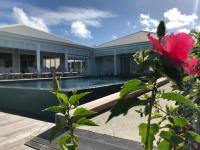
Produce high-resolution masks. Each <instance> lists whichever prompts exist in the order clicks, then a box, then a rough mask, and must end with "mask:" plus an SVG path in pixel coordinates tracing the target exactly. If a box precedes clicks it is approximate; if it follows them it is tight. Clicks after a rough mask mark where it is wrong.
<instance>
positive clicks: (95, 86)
mask: <svg viewBox="0 0 200 150" xmlns="http://www.w3.org/2000/svg"><path fill="white" fill-rule="evenodd" d="M89 77H90V76H78V77H64V78H61V79H79V78H89ZM40 80H43V81H45V80H52V78H40V79H35V80H31V79H19V80H3V81H0V83H4V82H18V81H22V82H26V81H40ZM124 82H126V81H119V82H115V83H107V84H100V85H91V86H87V87H76V88H68V89H61V90H60V92H71V91H73V90H76V91H80V90H92V89H95V88H100V87H108V86H113V85H122V84H123V83H124ZM0 88H11V89H22V90H23V89H25V88H26V89H29V90H42V91H51V89H49V88H32V87H18V86H16V87H15V86H14V87H13V86H4V85H0Z"/></svg>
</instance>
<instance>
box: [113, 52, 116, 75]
mask: <svg viewBox="0 0 200 150" xmlns="http://www.w3.org/2000/svg"><path fill="white" fill-rule="evenodd" d="M113 57H114V75H115V76H116V75H117V54H116V49H115V50H114V51H113Z"/></svg>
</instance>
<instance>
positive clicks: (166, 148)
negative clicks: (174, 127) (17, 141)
mask: <svg viewBox="0 0 200 150" xmlns="http://www.w3.org/2000/svg"><path fill="white" fill-rule="evenodd" d="M171 149H172V147H171V145H170V143H169V141H167V140H162V141H161V142H160V144H159V145H158V150H171Z"/></svg>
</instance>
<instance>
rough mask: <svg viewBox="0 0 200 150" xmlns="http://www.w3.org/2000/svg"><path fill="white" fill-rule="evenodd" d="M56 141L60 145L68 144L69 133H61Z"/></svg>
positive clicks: (69, 140)
mask: <svg viewBox="0 0 200 150" xmlns="http://www.w3.org/2000/svg"><path fill="white" fill-rule="evenodd" d="M57 142H58V145H60V147H62V145H64V144H69V143H70V142H71V137H70V136H69V135H61V136H60V137H59V139H58V141H57Z"/></svg>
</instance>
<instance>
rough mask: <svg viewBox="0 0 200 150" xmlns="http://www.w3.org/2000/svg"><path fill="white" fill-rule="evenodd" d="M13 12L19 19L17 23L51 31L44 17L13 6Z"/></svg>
mask: <svg viewBox="0 0 200 150" xmlns="http://www.w3.org/2000/svg"><path fill="white" fill-rule="evenodd" d="M13 13H14V17H15V19H16V20H17V23H19V24H24V25H27V26H30V27H32V28H35V29H39V30H42V31H45V32H49V29H48V27H47V25H46V24H45V23H44V20H43V19H42V18H38V17H33V16H28V15H27V14H26V13H25V12H24V10H23V9H21V8H18V7H13Z"/></svg>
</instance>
